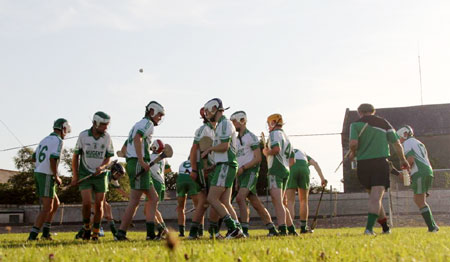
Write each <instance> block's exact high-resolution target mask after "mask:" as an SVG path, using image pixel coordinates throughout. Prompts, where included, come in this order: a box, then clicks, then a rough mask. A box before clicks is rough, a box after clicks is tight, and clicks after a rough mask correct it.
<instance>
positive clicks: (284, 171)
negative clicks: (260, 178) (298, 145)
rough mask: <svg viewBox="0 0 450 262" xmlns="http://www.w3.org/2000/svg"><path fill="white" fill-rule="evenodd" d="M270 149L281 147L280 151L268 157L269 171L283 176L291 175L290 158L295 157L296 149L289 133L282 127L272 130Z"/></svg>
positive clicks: (269, 142) (269, 141)
mask: <svg viewBox="0 0 450 262" xmlns="http://www.w3.org/2000/svg"><path fill="white" fill-rule="evenodd" d="M268 146H269V149H272V148H274V147H276V146H279V147H280V152H279V153H278V154H276V155H269V156H268V157H267V167H268V168H269V173H270V174H273V175H276V174H279V175H281V176H288V175H289V158H291V157H294V151H293V148H292V145H291V142H290V141H289V139H288V137H287V135H286V134H285V133H284V131H283V130H282V129H275V130H273V131H272V132H270V135H269V140H268Z"/></svg>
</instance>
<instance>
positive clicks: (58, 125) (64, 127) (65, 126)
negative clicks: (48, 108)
mask: <svg viewBox="0 0 450 262" xmlns="http://www.w3.org/2000/svg"><path fill="white" fill-rule="evenodd" d="M53 129H58V130H61V132H62V133H63V134H64V136H65V135H67V134H69V133H70V132H72V127H71V126H70V124H69V121H67V120H66V119H65V118H58V119H56V120H55V122H53Z"/></svg>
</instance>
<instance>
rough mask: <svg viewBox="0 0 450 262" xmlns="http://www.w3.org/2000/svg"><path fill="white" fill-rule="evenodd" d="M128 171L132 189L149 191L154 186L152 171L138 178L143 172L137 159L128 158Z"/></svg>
mask: <svg viewBox="0 0 450 262" xmlns="http://www.w3.org/2000/svg"><path fill="white" fill-rule="evenodd" d="M126 170H127V174H128V177H129V179H130V189H135V190H149V189H150V188H151V187H152V186H153V181H152V177H151V174H150V169H149V170H148V171H147V172H145V173H143V174H142V175H140V176H138V177H137V178H136V174H139V173H140V172H141V170H143V169H142V167H141V165H139V161H138V159H137V158H127V168H126Z"/></svg>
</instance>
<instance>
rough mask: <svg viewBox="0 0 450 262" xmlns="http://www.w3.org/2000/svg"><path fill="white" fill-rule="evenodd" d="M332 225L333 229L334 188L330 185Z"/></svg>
mask: <svg viewBox="0 0 450 262" xmlns="http://www.w3.org/2000/svg"><path fill="white" fill-rule="evenodd" d="M330 225H331V227H333V186H332V185H330Z"/></svg>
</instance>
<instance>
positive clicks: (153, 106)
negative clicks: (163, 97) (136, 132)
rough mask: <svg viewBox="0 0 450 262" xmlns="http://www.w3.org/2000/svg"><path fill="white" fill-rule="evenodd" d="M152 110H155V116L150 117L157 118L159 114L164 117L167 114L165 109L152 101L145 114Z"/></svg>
mask: <svg viewBox="0 0 450 262" xmlns="http://www.w3.org/2000/svg"><path fill="white" fill-rule="evenodd" d="M150 109H153V114H152V115H150V116H151V117H154V116H156V115H157V114H158V113H161V114H162V115H165V114H166V112H165V111H164V107H163V106H162V105H161V104H160V103H158V102H156V101H150V103H148V104H147V106H146V107H145V113H148V112H150Z"/></svg>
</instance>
